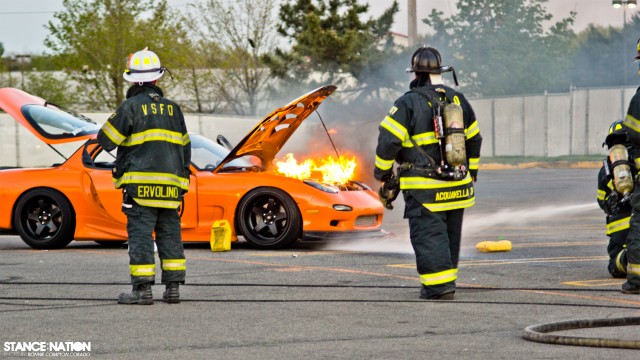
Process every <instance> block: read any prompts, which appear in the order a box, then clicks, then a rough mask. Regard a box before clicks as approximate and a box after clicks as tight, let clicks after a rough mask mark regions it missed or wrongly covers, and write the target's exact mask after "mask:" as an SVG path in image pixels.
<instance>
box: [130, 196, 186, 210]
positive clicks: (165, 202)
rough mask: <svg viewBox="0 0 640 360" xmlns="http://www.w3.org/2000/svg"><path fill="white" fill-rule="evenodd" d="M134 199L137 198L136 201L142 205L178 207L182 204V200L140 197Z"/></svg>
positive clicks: (167, 207)
mask: <svg viewBox="0 0 640 360" xmlns="http://www.w3.org/2000/svg"><path fill="white" fill-rule="evenodd" d="M133 200H135V201H136V203H138V204H139V205H142V206H149V207H157V208H166V209H176V208H177V207H178V206H180V204H182V202H181V201H171V200H152V199H140V198H134V199H133Z"/></svg>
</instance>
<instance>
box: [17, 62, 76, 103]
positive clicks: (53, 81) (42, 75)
mask: <svg viewBox="0 0 640 360" xmlns="http://www.w3.org/2000/svg"><path fill="white" fill-rule="evenodd" d="M25 77H26V80H27V81H26V82H25V85H24V88H23V89H22V90H24V91H26V92H28V93H30V94H33V95H36V96H39V97H41V98H43V99H45V100H47V101H48V102H50V103H54V104H57V105H61V106H64V107H68V108H71V107H72V106H73V105H77V102H78V100H79V97H78V95H77V93H76V92H75V91H74V90H75V89H74V88H73V86H70V84H72V83H73V82H72V81H70V80H69V79H68V75H67V74H65V73H64V72H53V71H39V70H37V69H33V71H29V72H27V73H26V74H25Z"/></svg>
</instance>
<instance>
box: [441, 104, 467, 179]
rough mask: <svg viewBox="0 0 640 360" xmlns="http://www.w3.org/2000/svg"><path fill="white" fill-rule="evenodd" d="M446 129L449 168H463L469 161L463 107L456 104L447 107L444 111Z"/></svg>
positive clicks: (446, 153) (446, 150) (446, 154)
mask: <svg viewBox="0 0 640 360" xmlns="http://www.w3.org/2000/svg"><path fill="white" fill-rule="evenodd" d="M443 117H444V127H445V129H446V130H445V134H446V138H445V156H446V158H447V163H448V164H449V166H452V167H454V168H456V167H460V166H463V165H464V164H465V162H466V161H467V150H466V148H465V136H464V118H463V116H462V107H460V105H458V104H455V103H450V104H447V105H445V107H444V110H443Z"/></svg>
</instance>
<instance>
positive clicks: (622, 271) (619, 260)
mask: <svg viewBox="0 0 640 360" xmlns="http://www.w3.org/2000/svg"><path fill="white" fill-rule="evenodd" d="M630 218H631V211H629V212H625V213H622V214H616V215H612V216H611V217H610V219H607V235H608V236H609V245H607V253H608V254H609V265H608V266H607V269H608V270H609V273H610V274H611V276H613V277H615V278H626V277H627V254H626V246H627V235H628V234H629V222H630Z"/></svg>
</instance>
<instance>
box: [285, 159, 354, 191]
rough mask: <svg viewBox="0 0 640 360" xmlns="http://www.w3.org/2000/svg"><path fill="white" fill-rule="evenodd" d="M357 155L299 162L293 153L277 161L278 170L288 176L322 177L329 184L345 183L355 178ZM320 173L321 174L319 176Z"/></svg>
mask: <svg viewBox="0 0 640 360" xmlns="http://www.w3.org/2000/svg"><path fill="white" fill-rule="evenodd" d="M356 165H357V164H356V159H355V157H351V158H348V157H346V156H343V155H340V157H339V158H335V157H333V156H327V157H325V158H323V159H319V160H317V161H316V160H313V159H306V160H303V161H301V162H299V163H298V161H297V160H296V159H295V157H294V156H293V154H291V153H289V154H286V155H285V158H284V160H282V161H276V167H277V171H278V172H279V173H281V174H283V175H285V176H287V177H291V178H295V179H300V180H305V179H310V180H311V179H315V180H320V179H317V178H318V177H320V176H321V177H322V181H323V182H325V183H329V184H344V183H346V182H348V181H349V180H351V179H352V178H353V174H354V172H355V169H356ZM318 174H320V176H318Z"/></svg>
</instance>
